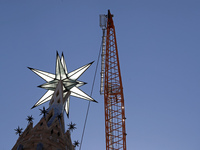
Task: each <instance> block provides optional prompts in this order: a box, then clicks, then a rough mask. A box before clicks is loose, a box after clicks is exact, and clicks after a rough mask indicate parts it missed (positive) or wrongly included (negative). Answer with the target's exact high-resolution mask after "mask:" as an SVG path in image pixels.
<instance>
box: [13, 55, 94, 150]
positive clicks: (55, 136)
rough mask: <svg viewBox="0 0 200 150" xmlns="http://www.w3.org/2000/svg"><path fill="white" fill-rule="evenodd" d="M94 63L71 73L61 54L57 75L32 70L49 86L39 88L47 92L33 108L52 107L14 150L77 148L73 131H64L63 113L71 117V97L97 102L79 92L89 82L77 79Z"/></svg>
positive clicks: (26, 130) (20, 138)
mask: <svg viewBox="0 0 200 150" xmlns="http://www.w3.org/2000/svg"><path fill="white" fill-rule="evenodd" d="M92 63H93V62H91V63H89V64H86V65H84V66H82V67H80V68H78V69H76V70H74V71H72V72H70V73H68V71H67V67H66V63H65V60H64V55H63V54H62V56H61V57H60V56H59V55H58V52H57V57H56V70H55V74H51V73H49V72H44V71H41V70H37V69H33V68H29V69H30V70H31V71H33V72H34V73H35V74H37V75H38V76H40V77H41V78H42V79H44V80H45V81H46V83H44V84H42V85H40V86H39V87H40V88H44V89H46V90H47V92H46V93H45V94H44V95H43V96H42V97H41V98H40V99H39V101H38V102H37V103H35V105H34V106H33V107H32V108H34V107H37V106H39V105H41V104H43V103H45V102H47V101H50V102H49V108H48V109H47V111H45V112H46V113H44V116H43V117H42V118H41V120H40V121H39V122H38V123H37V124H36V125H35V126H34V127H33V124H32V123H29V124H28V126H27V128H26V129H25V130H24V132H23V133H22V134H21V135H20V136H19V138H18V140H17V142H16V144H15V145H14V147H13V148H12V150H74V149H75V148H74V146H73V145H72V142H71V137H70V132H69V131H66V132H65V124H64V117H63V116H64V112H66V114H67V116H68V117H69V103H70V96H75V97H78V98H81V99H85V100H89V101H93V102H96V101H95V100H94V99H93V98H92V97H90V96H88V95H87V94H86V93H84V92H83V91H82V90H80V89H79V87H80V86H83V85H85V84H86V83H85V82H82V81H78V80H77V79H78V78H79V77H80V76H81V75H82V74H83V73H84V72H85V71H86V70H87V69H88V68H89V67H90V66H91V64H92Z"/></svg>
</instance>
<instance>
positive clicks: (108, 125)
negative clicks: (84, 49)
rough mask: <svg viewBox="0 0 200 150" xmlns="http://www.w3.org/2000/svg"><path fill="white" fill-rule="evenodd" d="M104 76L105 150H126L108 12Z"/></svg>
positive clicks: (121, 89) (114, 47) (116, 56)
mask: <svg viewBox="0 0 200 150" xmlns="http://www.w3.org/2000/svg"><path fill="white" fill-rule="evenodd" d="M106 17H107V27H106V30H107V34H106V52H105V54H103V53H102V56H104V55H105V60H103V59H102V61H105V70H104V69H103V68H102V69H103V71H102V72H103V73H105V74H104V107H105V132H106V150H126V129H125V119H126V118H125V110H124V95H123V87H122V79H121V73H120V65H119V58H118V50H117V42H116V35H115V27H114V23H113V19H112V17H113V16H112V15H111V13H110V11H109V10H108V15H107V16H106Z"/></svg>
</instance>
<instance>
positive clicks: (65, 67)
mask: <svg viewBox="0 0 200 150" xmlns="http://www.w3.org/2000/svg"><path fill="white" fill-rule="evenodd" d="M61 63H62V65H63V68H64V70H65V73H66V74H67V66H66V63H65V59H64V55H63V54H62V56H61Z"/></svg>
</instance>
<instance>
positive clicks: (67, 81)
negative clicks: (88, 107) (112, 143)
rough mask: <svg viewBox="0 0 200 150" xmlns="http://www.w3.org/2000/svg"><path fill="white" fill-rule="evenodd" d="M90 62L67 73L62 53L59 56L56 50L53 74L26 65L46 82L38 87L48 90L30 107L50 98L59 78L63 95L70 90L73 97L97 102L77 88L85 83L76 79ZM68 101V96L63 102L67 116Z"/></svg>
mask: <svg viewBox="0 0 200 150" xmlns="http://www.w3.org/2000/svg"><path fill="white" fill-rule="evenodd" d="M92 63H93V62H91V63H89V64H87V65H84V66H82V67H80V68H78V69H76V70H74V71H72V72H70V73H68V71H67V67H66V63H65V60H64V55H63V53H62V56H61V58H60V56H59V55H58V52H57V58H56V72H55V75H54V74H51V73H48V72H44V71H41V70H38V69H33V68H30V67H28V68H29V69H30V70H31V71H33V72H34V73H35V74H37V75H38V76H40V77H41V78H42V79H44V80H45V81H46V83H44V84H42V85H40V86H38V87H41V88H44V89H47V90H48V91H47V92H46V93H45V94H44V95H43V96H42V97H41V98H40V99H39V101H38V102H37V103H35V105H34V106H33V107H32V108H34V107H37V106H39V105H41V104H43V103H45V102H47V101H49V100H51V98H52V96H53V93H54V91H55V89H56V86H57V84H58V82H59V81H60V80H61V81H62V82H63V97H65V95H66V94H67V93H68V92H69V91H70V95H71V96H75V97H78V98H82V99H85V100H89V101H93V102H97V101H95V100H94V99H93V98H92V97H90V96H88V95H87V94H86V93H84V92H83V91H81V90H80V89H79V88H78V87H80V86H82V85H84V84H86V83H85V82H81V81H78V80H77V79H78V78H79V77H80V76H81V75H82V74H83V73H84V72H85V71H86V70H87V69H88V68H89V67H90V66H91V64H92ZM69 102H70V98H69V97H68V99H67V100H66V101H65V104H64V107H65V111H66V113H67V116H68V117H69Z"/></svg>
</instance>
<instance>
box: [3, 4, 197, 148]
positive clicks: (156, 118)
mask: <svg viewBox="0 0 200 150" xmlns="http://www.w3.org/2000/svg"><path fill="white" fill-rule="evenodd" d="M108 9H110V10H111V13H113V14H114V23H115V27H116V35H117V42H118V49H119V58H120V65H121V73H122V81H123V87H124V96H125V113H126V118H127V120H126V129H127V149H129V150H199V149H200V143H199V139H200V118H199V114H200V59H199V58H200V42H199V40H200V19H199V18H200V1H199V0H151V1H149V0H130V1H127V0H124V1H121V0H101V1H96V0H93V1H92V0H85V1H83V0H73V1H71V0H68V1H67V0H29V1H27V0H0V50H1V55H0V62H1V63H0V70H1V84H0V91H1V93H0V100H1V105H0V111H1V125H0V127H1V135H0V139H1V140H0V141H1V144H0V145H1V146H0V147H1V149H3V150H4V149H5V150H8V149H11V148H12V147H13V145H14V144H15V142H16V140H17V138H18V136H17V135H15V132H14V129H15V128H17V126H18V125H19V126H20V127H22V128H24V129H25V128H26V126H27V121H26V120H25V119H26V117H27V116H28V115H33V117H34V118H35V120H34V125H35V124H36V123H37V122H38V121H39V120H40V118H41V116H39V114H40V112H39V108H42V107H43V106H46V107H48V103H45V104H44V105H42V106H39V107H38V108H35V109H32V110H31V109H30V108H31V107H32V106H33V105H34V104H35V102H36V101H37V100H39V98H40V97H41V96H42V95H43V94H44V93H45V90H43V89H40V88H37V86H38V85H40V84H42V83H44V81H43V80H42V79H40V78H39V77H38V76H37V75H35V74H34V73H32V72H31V71H30V70H28V69H27V67H33V68H37V69H41V70H44V71H48V72H51V73H54V72H55V61H56V50H58V52H59V53H60V54H61V52H63V53H64V55H65V59H66V63H67V67H68V70H69V71H72V70H74V69H77V68H78V67H80V66H82V65H85V64H87V63H89V62H91V61H93V60H95V63H94V64H93V65H92V66H91V67H90V68H89V69H88V70H87V71H86V72H85V73H84V74H83V76H81V78H80V80H81V81H85V82H87V83H88V84H87V85H85V86H84V87H82V88H81V89H82V90H83V91H85V92H86V93H88V94H90V92H91V86H92V79H93V76H94V71H95V67H96V63H97V56H98V52H99V48H100V43H101V36H102V31H101V28H100V27H99V14H106V13H107V10H108ZM99 75H100V68H99V70H98V73H97V79H96V82H95V88H94V92H93V95H92V97H93V98H95V99H96V100H97V101H98V102H99V103H98V104H96V103H91V107H90V111H89V116H88V122H87V126H86V131H85V136H84V141H83V145H82V149H83V150H94V149H95V150H102V149H105V138H104V105H103V96H100V95H99V81H100V80H99V79H100V77H99ZM87 105H88V102H87V101H84V100H81V99H78V98H71V105H70V118H69V119H66V120H65V121H66V126H67V124H68V123H69V122H71V121H72V122H74V123H76V124H77V130H75V131H74V132H73V133H72V140H79V141H80V140H81V134H82V129H83V124H84V119H85V115H86V109H87Z"/></svg>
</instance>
